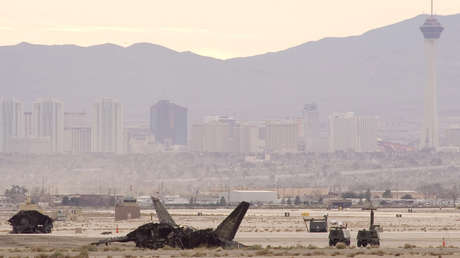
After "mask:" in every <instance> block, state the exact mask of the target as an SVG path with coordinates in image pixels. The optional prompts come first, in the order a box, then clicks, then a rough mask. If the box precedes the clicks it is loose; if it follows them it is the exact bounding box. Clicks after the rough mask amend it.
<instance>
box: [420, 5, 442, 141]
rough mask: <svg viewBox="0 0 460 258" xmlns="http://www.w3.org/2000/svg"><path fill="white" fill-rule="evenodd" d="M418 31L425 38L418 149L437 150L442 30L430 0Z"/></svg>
mask: <svg viewBox="0 0 460 258" xmlns="http://www.w3.org/2000/svg"><path fill="white" fill-rule="evenodd" d="M420 30H421V31H422V33H423V36H424V37H425V56H426V65H427V84H426V86H425V99H424V100H425V103H424V107H425V108H424V120H423V130H422V136H421V139H420V148H421V149H437V148H438V147H439V124H438V108H437V94H436V88H437V86H436V42H437V41H438V39H439V38H440V37H441V33H442V31H443V30H444V28H443V27H442V26H441V24H440V23H439V22H438V20H437V19H436V17H435V16H434V15H433V0H431V15H430V16H429V17H428V18H427V19H426V21H425V23H424V24H423V25H422V26H421V27H420Z"/></svg>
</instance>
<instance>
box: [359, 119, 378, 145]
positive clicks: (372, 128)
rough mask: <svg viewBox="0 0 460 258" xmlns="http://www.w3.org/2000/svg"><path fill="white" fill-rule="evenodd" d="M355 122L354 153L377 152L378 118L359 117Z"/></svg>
mask: <svg viewBox="0 0 460 258" xmlns="http://www.w3.org/2000/svg"><path fill="white" fill-rule="evenodd" d="M356 122H357V130H356V132H357V146H356V152H375V151H377V130H378V127H379V118H378V117H372V116H368V117H366V116H359V117H358V118H357V120H356Z"/></svg>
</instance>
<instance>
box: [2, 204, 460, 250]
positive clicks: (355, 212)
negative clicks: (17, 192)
mask: <svg viewBox="0 0 460 258" xmlns="http://www.w3.org/2000/svg"><path fill="white" fill-rule="evenodd" d="M46 212H48V213H52V211H46ZM230 212H231V209H170V213H171V215H172V216H173V218H174V219H175V220H176V222H177V223H178V224H181V225H188V226H192V227H195V228H208V227H216V226H217V225H218V224H219V223H220V222H221V221H222V220H223V219H224V218H225V216H226V215H228V214H229V213H230ZM285 212H289V215H290V216H289V217H285ZM305 212H308V213H309V215H310V216H311V217H318V218H319V217H321V216H322V215H325V214H328V215H329V222H342V223H346V224H347V225H348V228H349V229H350V230H351V235H352V241H351V242H352V243H351V247H350V248H345V249H337V248H329V247H328V233H310V232H307V230H306V227H305V223H304V220H303V217H302V213H305ZM14 213H15V211H0V257H2V256H3V257H48V256H49V257H51V256H52V257H65V256H68V257H72V256H73V257H79V256H80V257H81V256H83V257H87V256H89V257H129V256H137V257H152V256H155V257H159V256H161V257H173V256H175V257H201V256H203V257H204V256H207V257H221V256H228V257H263V256H275V257H277V256H278V257H293V256H313V257H328V256H337V257H354V256H361V257H368V256H374V255H375V256H383V257H393V256H401V257H422V256H423V257H427V256H435V257H439V256H447V255H448V256H449V257H460V210H455V209H447V208H443V209H442V210H441V209H428V208H427V209H414V210H413V213H409V212H408V210H407V209H379V210H377V211H376V213H375V223H376V224H379V225H380V226H381V227H382V228H383V232H381V234H380V237H381V246H380V248H357V247H355V246H356V235H357V231H358V230H359V229H362V228H367V227H369V211H363V210H359V209H345V210H343V211H338V210H310V209H256V208H255V209H253V208H251V209H249V210H248V213H247V215H246V217H245V219H244V221H243V223H242V224H241V227H240V230H239V232H238V234H237V235H236V240H237V241H239V242H241V243H243V244H245V245H249V246H251V247H249V248H245V249H237V250H222V249H221V248H217V249H205V248H199V249H194V250H172V249H170V248H164V249H161V250H142V249H138V248H136V247H135V245H134V244H133V243H114V244H112V245H109V246H97V247H95V246H90V243H91V242H94V241H97V240H99V239H103V238H106V237H115V236H123V235H125V234H127V233H129V232H130V231H132V230H134V229H135V228H136V227H138V226H140V225H142V224H144V223H147V222H151V221H154V222H157V218H156V216H155V213H154V211H153V210H142V216H141V218H138V219H133V220H129V221H118V222H116V221H114V212H113V211H112V210H107V209H105V210H94V209H84V210H82V211H81V214H80V215H79V216H78V217H76V218H75V219H74V220H67V221H56V222H55V223H54V230H53V232H52V233H51V234H47V235H12V234H9V231H10V230H11V226H10V225H9V224H8V222H7V220H8V218H9V217H11V216H12V215H14ZM198 213H201V214H202V215H201V216H198ZM396 214H401V217H397V216H396ZM117 228H118V233H117V232H116V229H117ZM102 232H111V234H110V235H102V234H101V233H102ZM443 245H444V247H443Z"/></svg>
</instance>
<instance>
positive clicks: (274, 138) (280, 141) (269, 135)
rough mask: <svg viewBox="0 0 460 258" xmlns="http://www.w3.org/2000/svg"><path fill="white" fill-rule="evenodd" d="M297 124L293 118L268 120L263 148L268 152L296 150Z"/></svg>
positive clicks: (292, 151)
mask: <svg viewBox="0 0 460 258" xmlns="http://www.w3.org/2000/svg"><path fill="white" fill-rule="evenodd" d="M298 129H299V126H298V123H297V121H295V120H281V121H268V122H267V123H266V134H265V149H266V151H268V152H291V153H294V152H297V150H298V146H297V143H298V138H299V137H298V135H299V132H298Z"/></svg>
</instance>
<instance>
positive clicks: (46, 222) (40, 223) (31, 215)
mask: <svg viewBox="0 0 460 258" xmlns="http://www.w3.org/2000/svg"><path fill="white" fill-rule="evenodd" d="M8 222H9V223H10V225H11V226H13V230H12V231H11V233H13V234H31V233H51V230H52V229H53V219H51V218H50V217H48V216H46V215H43V214H41V213H40V212H38V211H36V210H22V211H19V212H18V213H16V215H14V216H13V217H11V219H9V220H8Z"/></svg>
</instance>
